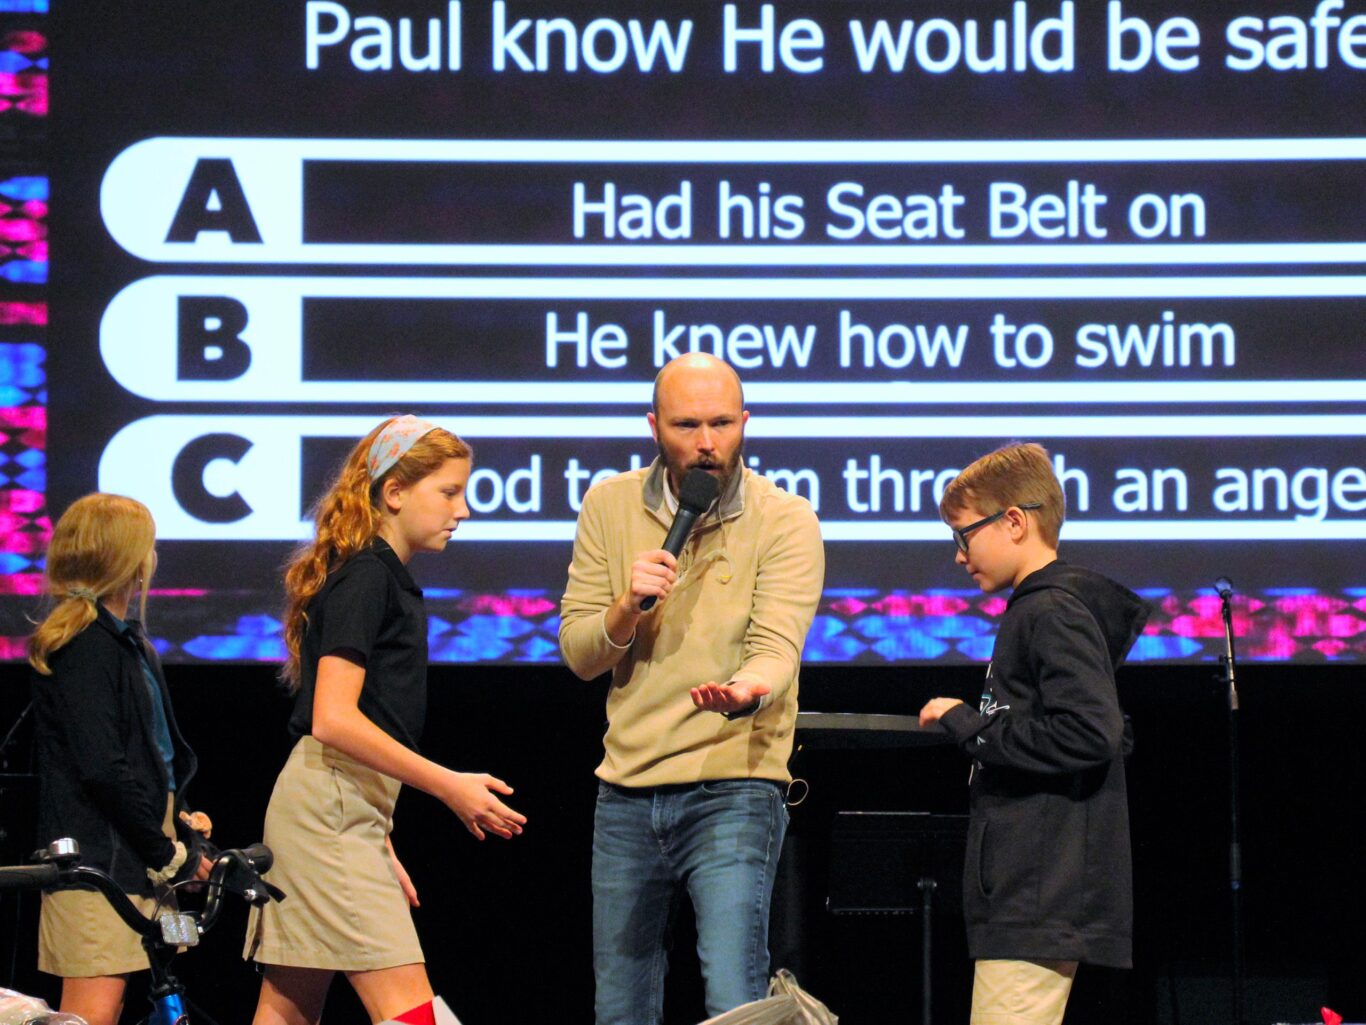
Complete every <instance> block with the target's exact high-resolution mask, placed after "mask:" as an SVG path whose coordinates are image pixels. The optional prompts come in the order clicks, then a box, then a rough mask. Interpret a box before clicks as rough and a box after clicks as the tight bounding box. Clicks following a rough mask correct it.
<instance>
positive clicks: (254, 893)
mask: <svg viewBox="0 0 1366 1025" xmlns="http://www.w3.org/2000/svg"><path fill="white" fill-rule="evenodd" d="M59 849H60V850H59ZM35 857H36V858H48V857H51V858H53V860H51V861H45V862H40V863H39V864H36V865H15V866H8V867H0V891H6V890H50V889H54V888H58V887H60V888H63V889H68V888H70V889H90V890H97V891H99V893H101V894H103V896H104V898H105V899H106V900H107V901H108V902H109V905H110V906H111V907H112V908H113V909H114V911H115V912H116V913H117V914H118V916H119V917H120V918H121V919H123V921H124V922H125V923H127V925H128V927H129V928H130V929H132V930H133V931H134V932H135V933H137V934H138V935H139V936H148V937H152V938H153V939H154V940H155V939H157V938H159V937H160V936H161V925H160V921H159V919H157V918H148V917H147V916H146V915H144V914H143V913H142V912H141V911H140V910H138V908H137V906H136V905H135V904H134V903H133V902H132V901H131V900H129V899H128V895H127V894H126V893H124V892H123V889H122V888H121V887H120V886H119V885H118V884H117V883H116V882H114V880H113V879H111V878H109V876H108V875H106V874H105V873H104V872H102V871H100V870H99V869H97V868H91V867H89V866H87V865H81V864H79V863H78V862H79V860H80V852H79V849H76V845H75V844H74V843H73V842H71V841H58V842H57V843H54V844H52V845H51V846H50V847H48V848H47V849H45V850H42V851H39V852H38V853H37V854H36V855H35ZM274 860H275V859H274V855H272V854H271V852H270V848H269V847H267V846H266V845H265V844H259V843H258V844H252V845H251V846H250V847H244V848H242V849H241V850H227V851H222V852H220V853H219V855H218V857H216V858H215V859H214V862H213V868H212V870H210V872H209V878H208V881H207V883H206V884H205V885H206V886H207V887H208V896H207V897H206V898H205V900H204V909H203V911H201V912H200V913H199V916H198V924H199V931H200V932H208V930H209V929H210V928H212V927H213V924H214V922H215V921H217V919H218V915H219V913H220V912H221V910H222V899H223V893H224V892H225V891H227V892H231V893H236V894H238V895H239V896H241V897H243V898H244V899H245V900H247V901H248V902H249V903H253V904H264V903H265V902H266V901H268V900H281V899H283V897H284V894H282V893H281V892H280V891H279V890H278V889H276V888H275V887H274V886H271V885H270V884H269V883H267V882H266V881H265V880H264V879H262V878H261V876H262V875H263V874H265V873H266V872H267V871H269V870H270V866H271V864H272V863H273V862H274Z"/></svg>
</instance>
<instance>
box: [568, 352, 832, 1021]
mask: <svg viewBox="0 0 1366 1025" xmlns="http://www.w3.org/2000/svg"><path fill="white" fill-rule="evenodd" d="M748 419H749V413H748V412H747V411H746V410H745V408H744V397H743V394H742V390H741V386H740V378H739V377H738V376H737V375H736V373H735V371H734V370H733V369H731V367H730V366H728V365H727V364H725V363H723V362H721V361H720V360H718V359H716V358H714V357H712V356H709V355H706V354H703V353H690V354H687V355H684V356H681V357H679V358H678V359H675V360H673V361H672V362H670V363H669V364H668V365H667V366H665V367H664V368H663V369H662V370H661V371H660V372H659V376H658V377H657V378H656V380H655V393H654V407H653V409H652V410H651V411H650V412H649V413H648V414H647V415H646V420H647V421H648V423H649V425H650V433H651V434H652V435H653V436H654V439H655V443H656V445H657V446H658V448H659V456H658V458H657V459H655V460H654V462H653V463H651V465H650V466H649V467H647V468H646V469H642V470H635V471H632V472H630V473H623V474H618V475H617V476H615V477H611V478H609V479H607V480H604V481H602V482H600V483H599V484H597V485H596V486H594V487H592V488H590V489H589V491H588V493H587V494H586V495H585V496H584V501H583V508H582V510H581V511H580V513H579V522H578V532H577V534H576V536H575V539H574V560H573V562H572V563H571V564H570V567H569V583H568V586H567V587H566V588H565V594H564V602H563V604H562V606H561V610H560V611H561V618H560V650H561V651H562V653H563V655H564V660H565V662H566V663H567V664H568V666H569V667H570V668H571V669H572V670H573V671H574V672H575V673H577V674H578V675H579V676H580V677H582V678H583V679H585V680H587V679H592V678H594V677H596V676H599V675H601V674H603V673H606V672H608V671H610V672H611V673H612V687H611V690H610V691H609V692H608V696H607V718H608V726H607V734H606V737H605V739H604V747H605V754H604V757H603V760H602V764H601V765H599V766H598V769H597V776H598V780H599V782H598V804H597V813H596V817H595V819H594V829H593V968H594V973H595V976H596V979H597V1025H657V1023H658V1022H659V1021H660V1020H661V1016H662V1013H663V1002H664V974H665V972H666V971H667V969H668V964H667V959H666V954H665V949H664V945H665V941H666V934H667V932H668V927H669V922H670V921H671V919H672V912H673V909H674V906H675V904H676V903H677V901H678V900H679V899H680V898H681V897H682V896H683V895H684V894H685V893H686V895H687V896H688V897H689V898H690V899H691V900H692V904H693V909H694V911H695V912H696V918H697V947H698V955H699V958H700V960H701V963H702V973H703V977H704V981H705V984H706V1002H707V1014H708V1016H714V1015H717V1014H720V1013H722V1012H723V1011H727V1010H730V1009H731V1008H733V1007H737V1006H739V1005H740V1004H743V1003H747V1002H749V1001H751V1000H757V999H759V998H760V997H762V996H764V995H765V993H766V992H767V984H768V968H769V965H768V911H769V900H770V897H771V895H772V892H773V878H774V873H775V872H776V869H777V863H778V854H779V851H780V850H781V849H782V842H783V834H784V831H785V830H786V828H787V809H786V806H785V803H784V797H785V794H786V788H787V784H788V782H789V781H790V779H791V777H790V776H789V775H788V771H787V762H788V759H789V758H790V756H791V754H792V733H793V727H794V725H795V723H796V717H797V671H798V668H799V667H800V665H801V652H802V644H803V642H804V641H805V638H806V631H807V629H808V628H809V627H810V625H811V619H812V617H813V616H814V615H815V611H816V605H817V602H818V601H819V599H820V595H821V584H822V582H823V578H824V574H825V553H824V549H823V547H822V545H821V536H820V528H819V526H818V524H817V522H816V515H815V513H814V512H813V511H812V509H811V506H810V504H809V503H808V502H807V501H806V500H805V499H804V498H801V497H799V496H796V495H789V494H788V493H787V492H785V491H783V490H781V489H779V488H778V487H776V486H775V485H774V484H773V483H771V482H770V481H769V480H768V479H767V478H765V477H762V476H759V475H757V474H755V473H752V472H751V471H750V470H749V469H747V468H746V467H744V466H743V465H742V463H741V454H742V449H743V446H744V439H745V423H746V422H747V421H748ZM693 469H702V470H705V471H706V472H707V473H710V474H711V475H712V476H714V477H715V478H716V480H717V483H718V484H719V485H720V493H719V497H718V498H717V500H716V502H715V503H714V504H713V506H712V508H711V509H710V510H708V511H707V512H706V513H705V514H704V515H703V516H701V517H699V519H698V521H697V525H696V526H695V527H694V529H693V532H692V535H691V536H690V537H689V538H688V541H687V544H686V546H685V547H684V549H683V551H682V553H681V554H680V556H679V557H678V558H677V559H675V558H674V557H673V556H672V555H670V554H669V553H668V552H667V551H664V550H663V548H662V547H661V545H662V544H663V542H664V537H665V535H666V534H667V532H668V530H669V525H670V523H671V522H672V521H673V518H674V514H675V513H676V512H677V509H678V497H677V496H678V488H679V483H680V481H682V479H683V477H684V476H685V475H686V474H687V473H688V471H690V470H693ZM651 596H653V597H654V598H655V599H656V602H657V603H656V604H655V605H654V607H653V608H652V609H651V610H650V611H648V612H643V611H642V610H641V605H642V603H643V602H644V601H645V599H646V598H649V597H651Z"/></svg>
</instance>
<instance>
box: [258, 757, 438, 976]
mask: <svg viewBox="0 0 1366 1025" xmlns="http://www.w3.org/2000/svg"><path fill="white" fill-rule="evenodd" d="M399 787H400V784H399V782H398V780H395V779H391V778H390V777H388V776H385V775H383V774H381V773H378V772H376V771H375V770H374V769H369V768H366V767H365V766H363V765H361V764H360V763H358V762H356V761H355V760H353V759H352V758H350V757H348V756H347V755H344V754H342V753H341V752H340V751H337V750H335V749H333V748H330V747H327V746H326V745H324V744H320V743H319V742H318V741H317V740H314V739H313V738H312V737H302V738H300V740H299V742H298V743H297V744H295V745H294V750H293V751H292V752H290V756H289V760H288V761H287V762H286V763H285V767H284V769H283V770H282V771H281V772H280V777H279V779H277V780H276V781H275V790H274V791H273V792H272V793H271V795H270V807H269V808H268V809H267V810H266V828H265V836H264V837H263V839H264V841H265V844H266V846H268V847H269V848H270V849H271V851H272V852H273V853H274V855H275V864H274V867H272V868H271V870H270V872H269V873H268V874H267V875H266V879H267V880H269V881H270V882H271V883H273V884H274V885H276V886H278V887H279V888H280V889H281V890H283V891H284V892H285V894H286V897H285V900H284V901H283V902H279V903H276V902H271V903H270V904H267V905H266V906H265V907H263V908H259V909H253V910H252V913H251V918H250V920H249V922H248V923H247V943H246V949H245V950H244V951H243V954H242V956H243V957H245V958H248V959H250V960H255V961H258V962H260V963H261V964H268V965H285V966H289V967H293V968H326V969H331V970H333V971H353V972H354V971H373V970H375V969H378V968H392V967H395V966H396V965H405V964H418V963H422V962H424V961H425V958H424V957H423V956H422V947H421V945H420V944H419V943H418V940H417V930H416V929H415V928H414V927H413V916H412V913H411V911H410V910H409V907H408V898H407V897H405V896H404V894H403V888H402V886H400V885H399V881H398V876H396V875H395V874H394V867H393V861H392V859H391V858H390V857H389V851H388V848H387V847H386V846H385V844H384V841H385V838H386V837H387V836H388V835H389V830H390V825H391V820H392V816H393V812H394V802H395V801H396V800H397V799H398V792H399Z"/></svg>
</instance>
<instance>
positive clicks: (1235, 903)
mask: <svg viewBox="0 0 1366 1025" xmlns="http://www.w3.org/2000/svg"><path fill="white" fill-rule="evenodd" d="M1214 586H1215V589H1216V590H1217V591H1218V592H1219V598H1220V600H1221V602H1222V603H1223V613H1224V654H1223V655H1221V656H1219V662H1220V665H1221V666H1222V668H1223V671H1222V673H1221V674H1220V675H1219V676H1217V677H1215V678H1216V679H1219V680H1222V681H1223V683H1224V684H1225V685H1226V686H1227V691H1228V772H1229V809H1228V812H1229V814H1228V818H1229V845H1228V884H1229V895H1230V897H1231V899H1232V905H1231V911H1232V933H1233V935H1232V940H1233V1025H1245V1023H1246V1021H1247V1018H1246V1016H1245V1010H1244V1005H1245V996H1246V991H1247V978H1246V969H1245V966H1244V964H1243V952H1244V944H1243V849H1242V844H1241V842H1240V836H1239V830H1238V811H1239V808H1238V805H1239V790H1240V784H1239V773H1238V684H1237V679H1236V665H1237V658H1236V656H1235V654H1234V650H1233V585H1232V583H1231V582H1229V581H1227V580H1226V579H1224V578H1220V579H1219V580H1217V581H1216V582H1215V585H1214Z"/></svg>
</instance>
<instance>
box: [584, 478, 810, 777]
mask: <svg viewBox="0 0 1366 1025" xmlns="http://www.w3.org/2000/svg"><path fill="white" fill-rule="evenodd" d="M666 486H667V485H666V483H665V474H664V470H663V467H662V465H661V464H660V462H659V461H658V460H656V461H655V462H654V463H653V464H651V466H649V467H647V468H645V469H642V470H634V471H631V472H629V473H623V474H619V475H617V476H615V477H611V478H608V479H607V480H604V481H602V482H600V483H599V484H597V485H595V486H594V487H592V488H590V489H589V491H588V493H587V494H586V495H585V496H584V501H583V508H582V510H581V511H580V513H579V523H578V532H577V535H576V536H575V539H574V559H573V562H572V563H570V566H569V583H568V585H567V586H566V588H565V594H564V601H563V602H562V603H561V607H560V651H561V652H562V654H563V655H564V660H565V663H566V664H567V665H568V666H569V668H570V669H572V670H573V671H574V672H575V673H576V674H578V675H579V676H580V677H582V678H583V679H585V680H587V679H592V678H593V677H595V676H599V675H601V674H602V673H605V672H607V671H608V670H609V669H610V670H612V688H611V691H610V692H609V693H608V696H607V718H608V728H607V736H606V738H605V740H604V744H605V747H606V755H605V757H604V758H603V760H602V764H601V765H600V766H598V770H597V774H598V776H599V777H600V778H601V779H603V780H606V781H607V782H609V783H615V784H618V785H620V786H627V787H645V786H661V785H665V784H670V783H695V782H698V781H699V780H708V779H739V778H746V777H752V778H758V779H771V780H777V781H781V782H786V781H787V780H788V779H789V778H790V777H789V775H788V771H787V762H788V759H789V758H790V757H791V754H792V732H793V728H794V727H795V725H796V719H797V672H798V669H799V668H800V665H801V652H802V645H803V643H804V642H805V639H806V631H807V629H808V628H809V627H810V625H811V620H812V618H813V617H814V616H815V613H816V606H817V603H818V602H819V601H820V596H821V586H822V583H823V581H824V576H825V550H824V547H823V545H822V543H821V536H820V527H819V525H818V524H817V522H816V514H815V513H814V512H813V511H812V509H811V505H810V503H808V502H807V501H806V499H804V498H801V497H800V496H797V495H791V494H788V493H787V492H786V491H783V490H781V489H780V488H778V487H776V486H775V485H774V484H773V483H772V482H770V481H769V480H768V479H767V478H765V477H761V476H759V475H757V474H754V473H752V472H750V471H749V470H748V469H743V468H742V469H741V470H740V471H739V472H737V474H736V475H735V476H734V477H733V478H732V479H731V481H730V484H729V486H728V487H727V488H726V491H725V493H723V494H722V495H721V496H720V499H719V500H718V503H717V505H716V506H715V507H714V508H713V510H712V511H711V512H709V513H708V514H706V515H705V516H703V517H702V518H701V519H699V521H698V524H697V526H696V528H695V529H694V530H693V533H692V536H691V537H690V538H689V539H688V543H687V545H686V547H685V548H684V549H683V553H682V554H681V555H680V557H679V560H678V562H679V579H678V583H677V584H676V585H675V586H674V589H673V591H672V592H671V593H670V595H669V597H668V598H667V599H665V600H664V601H661V602H659V603H658V604H657V605H656V606H655V607H654V608H653V609H652V610H651V611H650V612H648V613H646V614H645V615H644V616H642V617H641V619H640V621H639V623H638V625H637V627H636V633H635V637H634V638H633V639H632V641H631V643H630V644H629V645H628V646H627V647H625V648H618V647H616V646H614V645H613V644H612V643H611V642H610V640H609V639H608V637H607V631H606V629H605V628H604V625H603V617H604V615H605V613H606V610H607V607H608V606H609V605H610V604H611V603H612V601H613V600H614V599H616V598H617V597H618V596H619V595H621V594H622V593H624V592H625V591H626V590H627V589H628V588H629V586H630V576H631V563H632V562H634V561H635V558H636V556H637V555H639V554H640V553H641V552H646V551H652V550H655V549H658V548H660V547H661V546H662V545H663V543H664V536H665V534H667V533H668V529H669V523H670V520H671V519H672V516H671V514H670V513H669V512H668V510H667V508H666V506H665V500H664V488H665V487H666ZM731 680H746V681H751V682H762V683H766V684H768V685H769V687H771V688H772V691H771V693H770V694H769V695H768V696H767V697H766V698H764V700H763V705H762V707H760V709H759V711H758V712H756V713H755V714H754V715H752V716H747V717H744V718H739V719H734V720H727V719H726V718H725V717H724V716H722V715H718V714H717V713H715V712H704V711H701V710H699V709H697V708H696V707H694V706H693V703H692V699H691V698H690V697H689V695H688V690H689V688H691V687H696V686H698V685H699V684H704V683H708V682H715V683H721V684H724V683H726V682H727V681H731Z"/></svg>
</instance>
